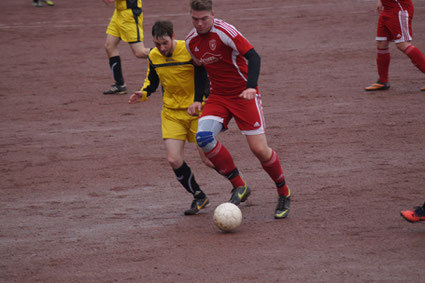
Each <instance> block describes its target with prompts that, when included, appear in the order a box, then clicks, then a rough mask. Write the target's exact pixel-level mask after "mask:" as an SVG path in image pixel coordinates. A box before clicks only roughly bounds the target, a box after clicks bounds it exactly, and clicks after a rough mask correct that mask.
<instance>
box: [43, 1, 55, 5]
mask: <svg viewBox="0 0 425 283" xmlns="http://www.w3.org/2000/svg"><path fill="white" fill-rule="evenodd" d="M42 1H43V2H44V3H46V4H47V5H49V6H54V5H55V3H53V2H52V1H50V0H42Z"/></svg>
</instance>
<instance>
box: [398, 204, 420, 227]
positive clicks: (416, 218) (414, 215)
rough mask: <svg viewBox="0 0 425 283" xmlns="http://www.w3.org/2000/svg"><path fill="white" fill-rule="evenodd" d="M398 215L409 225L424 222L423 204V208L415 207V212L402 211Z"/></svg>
mask: <svg viewBox="0 0 425 283" xmlns="http://www.w3.org/2000/svg"><path fill="white" fill-rule="evenodd" d="M400 215H401V217H403V218H404V219H405V220H406V221H409V222H410V223H415V222H420V221H425V203H424V205H423V206H417V207H415V210H402V211H400Z"/></svg>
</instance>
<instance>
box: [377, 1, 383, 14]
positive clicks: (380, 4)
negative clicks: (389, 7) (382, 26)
mask: <svg viewBox="0 0 425 283" xmlns="http://www.w3.org/2000/svg"><path fill="white" fill-rule="evenodd" d="M383 8H384V6H383V5H382V1H381V0H378V2H377V3H376V13H377V14H380V13H381V12H382V10H383Z"/></svg>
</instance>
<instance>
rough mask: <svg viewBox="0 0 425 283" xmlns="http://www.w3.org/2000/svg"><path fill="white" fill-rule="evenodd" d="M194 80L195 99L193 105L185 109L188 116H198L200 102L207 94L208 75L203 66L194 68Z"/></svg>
mask: <svg viewBox="0 0 425 283" xmlns="http://www.w3.org/2000/svg"><path fill="white" fill-rule="evenodd" d="M194 80H195V98H194V100H193V104H192V105H190V106H189V108H188V109H187V112H188V113H189V115H192V116H198V115H199V112H200V111H201V110H202V101H203V98H204V96H205V95H206V94H207V93H206V92H207V87H208V75H207V70H205V68H204V66H195V71H194Z"/></svg>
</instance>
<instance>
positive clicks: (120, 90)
mask: <svg viewBox="0 0 425 283" xmlns="http://www.w3.org/2000/svg"><path fill="white" fill-rule="evenodd" d="M126 93H127V86H126V85H125V84H123V85H117V84H114V85H112V86H111V88H110V89H107V90H105V91H104V92H103V94H106V95H116V94H126Z"/></svg>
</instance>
